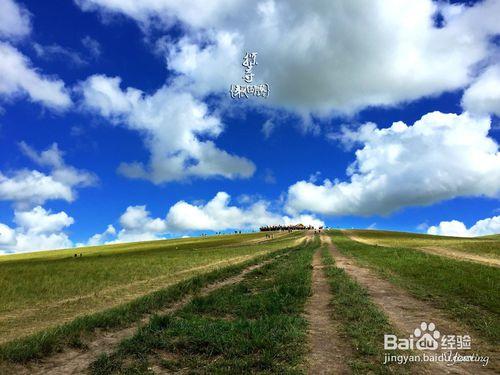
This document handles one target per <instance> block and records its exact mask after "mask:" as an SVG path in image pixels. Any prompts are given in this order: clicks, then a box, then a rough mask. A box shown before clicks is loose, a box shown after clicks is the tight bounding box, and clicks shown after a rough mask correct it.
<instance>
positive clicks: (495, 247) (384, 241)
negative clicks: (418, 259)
mask: <svg viewBox="0 0 500 375" xmlns="http://www.w3.org/2000/svg"><path fill="white" fill-rule="evenodd" d="M344 233H346V234H347V236H349V237H350V238H351V239H353V240H357V241H360V242H364V243H367V244H372V245H379V246H389V247H390V246H398V247H409V248H441V249H451V250H456V251H460V252H464V253H470V254H477V255H482V256H488V257H493V258H496V259H500V235H492V236H483V237H472V238H464V237H447V236H433V235H428V234H418V233H407V232H394V231H383V230H362V229H356V230H345V231H344Z"/></svg>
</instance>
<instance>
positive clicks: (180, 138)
mask: <svg viewBox="0 0 500 375" xmlns="http://www.w3.org/2000/svg"><path fill="white" fill-rule="evenodd" d="M81 91H82V94H83V98H84V106H85V107H86V108H87V109H89V110H91V111H95V112H97V113H99V114H100V115H101V116H103V117H106V118H108V119H109V120H111V121H112V122H113V123H115V124H121V125H124V126H126V127H128V128H129V129H132V130H135V131H138V132H140V134H142V135H143V137H144V142H145V144H146V146H147V148H148V149H149V151H150V153H151V157H150V160H149V163H148V164H147V165H144V164H142V163H140V162H132V163H124V164H122V165H121V166H120V168H119V171H120V172H121V173H122V174H124V175H125V176H127V177H130V178H142V179H148V180H151V181H152V182H154V183H156V184H159V183H163V182H168V181H174V180H182V179H185V178H189V177H204V178H206V177H212V176H222V177H226V178H237V177H250V176H251V175H252V174H253V173H254V170H255V166H254V165H253V163H252V162H250V161H249V160H247V159H245V158H242V157H238V156H235V155H231V154H229V153H227V152H226V151H224V150H221V149H219V148H217V146H216V145H215V144H214V143H213V141H211V140H208V139H207V138H216V137H217V136H219V134H220V133H221V132H222V130H223V124H222V123H221V121H220V119H219V118H218V117H216V116H215V115H213V114H210V113H209V111H208V108H207V105H206V104H205V103H203V102H201V101H198V100H197V99H195V98H194V97H193V96H192V95H191V94H189V93H187V92H182V90H180V89H179V88H177V87H176V86H175V85H172V86H170V87H166V86H163V87H162V88H160V89H159V90H158V91H156V92H155V93H154V94H153V95H146V94H145V93H143V92H142V91H140V90H137V89H135V88H130V87H129V88H127V89H125V90H122V89H121V88H120V78H118V77H115V78H111V77H106V76H102V75H94V76H92V77H90V78H88V79H87V80H86V81H85V82H83V83H82V84H81ZM202 137H203V138H204V140H202V139H201V138H202Z"/></svg>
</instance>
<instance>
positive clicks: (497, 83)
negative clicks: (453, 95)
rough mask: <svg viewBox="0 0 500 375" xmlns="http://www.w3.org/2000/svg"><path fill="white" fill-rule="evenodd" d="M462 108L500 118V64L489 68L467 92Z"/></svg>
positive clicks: (463, 98)
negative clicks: (491, 114)
mask: <svg viewBox="0 0 500 375" xmlns="http://www.w3.org/2000/svg"><path fill="white" fill-rule="evenodd" d="M462 106H463V107H464V108H465V109H466V110H467V111H469V112H473V113H478V114H489V113H494V114H495V115H497V116H500V64H496V65H492V66H490V67H489V68H487V69H486V70H485V71H484V72H483V73H482V74H481V75H480V76H479V77H478V79H477V80H476V81H474V82H473V83H472V85H471V86H470V87H468V88H467V90H465V92H464V95H463V97H462Z"/></svg>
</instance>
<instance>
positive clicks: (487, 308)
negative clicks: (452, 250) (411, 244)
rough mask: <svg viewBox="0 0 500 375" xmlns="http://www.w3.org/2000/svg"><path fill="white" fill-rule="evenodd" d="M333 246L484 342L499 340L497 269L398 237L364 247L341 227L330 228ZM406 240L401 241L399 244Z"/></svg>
mask: <svg viewBox="0 0 500 375" xmlns="http://www.w3.org/2000/svg"><path fill="white" fill-rule="evenodd" d="M329 233H330V235H331V237H332V240H333V242H334V243H335V245H336V246H337V248H338V249H339V250H340V251H341V252H342V253H344V254H346V255H348V256H350V257H353V258H355V259H356V260H358V261H359V262H360V263H361V264H363V265H367V266H370V267H372V268H374V269H375V270H377V271H378V272H379V273H380V274H381V275H382V276H383V277H385V278H387V279H389V280H390V281H391V282H393V283H395V284H397V285H400V286H402V287H403V288H405V289H407V290H408V291H409V292H410V293H411V294H413V295H414V296H416V297H417V298H420V299H423V300H427V301H429V302H430V303H432V304H434V305H435V306H436V307H438V308H441V309H443V310H445V311H447V312H448V313H449V314H450V315H451V316H453V317H454V318H456V319H459V320H460V321H462V322H463V323H465V324H467V325H468V326H469V327H471V328H472V329H474V330H475V331H476V333H477V334H478V335H479V336H480V337H482V338H483V339H484V340H486V341H488V342H490V343H492V344H497V343H498V342H499V340H500V299H499V298H498V296H500V272H499V270H498V268H495V267H490V266H485V265H481V264H476V263H472V262H463V261H458V260H454V259H450V258H446V257H441V256H438V255H432V254H427V253H423V252H420V251H418V250H413V249H410V248H408V247H403V246H402V245H401V246H398V245H396V244H398V243H400V242H399V237H403V238H406V234H401V235H399V234H398V235H395V237H396V238H395V239H393V240H392V242H391V240H390V239H387V238H388V236H389V234H388V232H385V233H383V234H382V237H383V238H385V241H386V243H392V244H394V246H393V247H383V246H376V245H368V244H365V243H361V242H358V241H353V240H351V239H349V238H348V237H347V236H346V235H345V234H344V233H343V232H341V231H331V232H329ZM403 243H405V242H403Z"/></svg>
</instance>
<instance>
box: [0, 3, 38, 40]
mask: <svg viewBox="0 0 500 375" xmlns="http://www.w3.org/2000/svg"><path fill="white" fill-rule="evenodd" d="M30 32H31V21H30V14H29V12H28V11H27V10H26V9H25V8H24V7H22V6H19V5H18V4H16V3H15V2H14V1H12V0H0V37H5V38H11V39H17V38H20V37H24V36H26V35H28V34H29V33H30Z"/></svg>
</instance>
